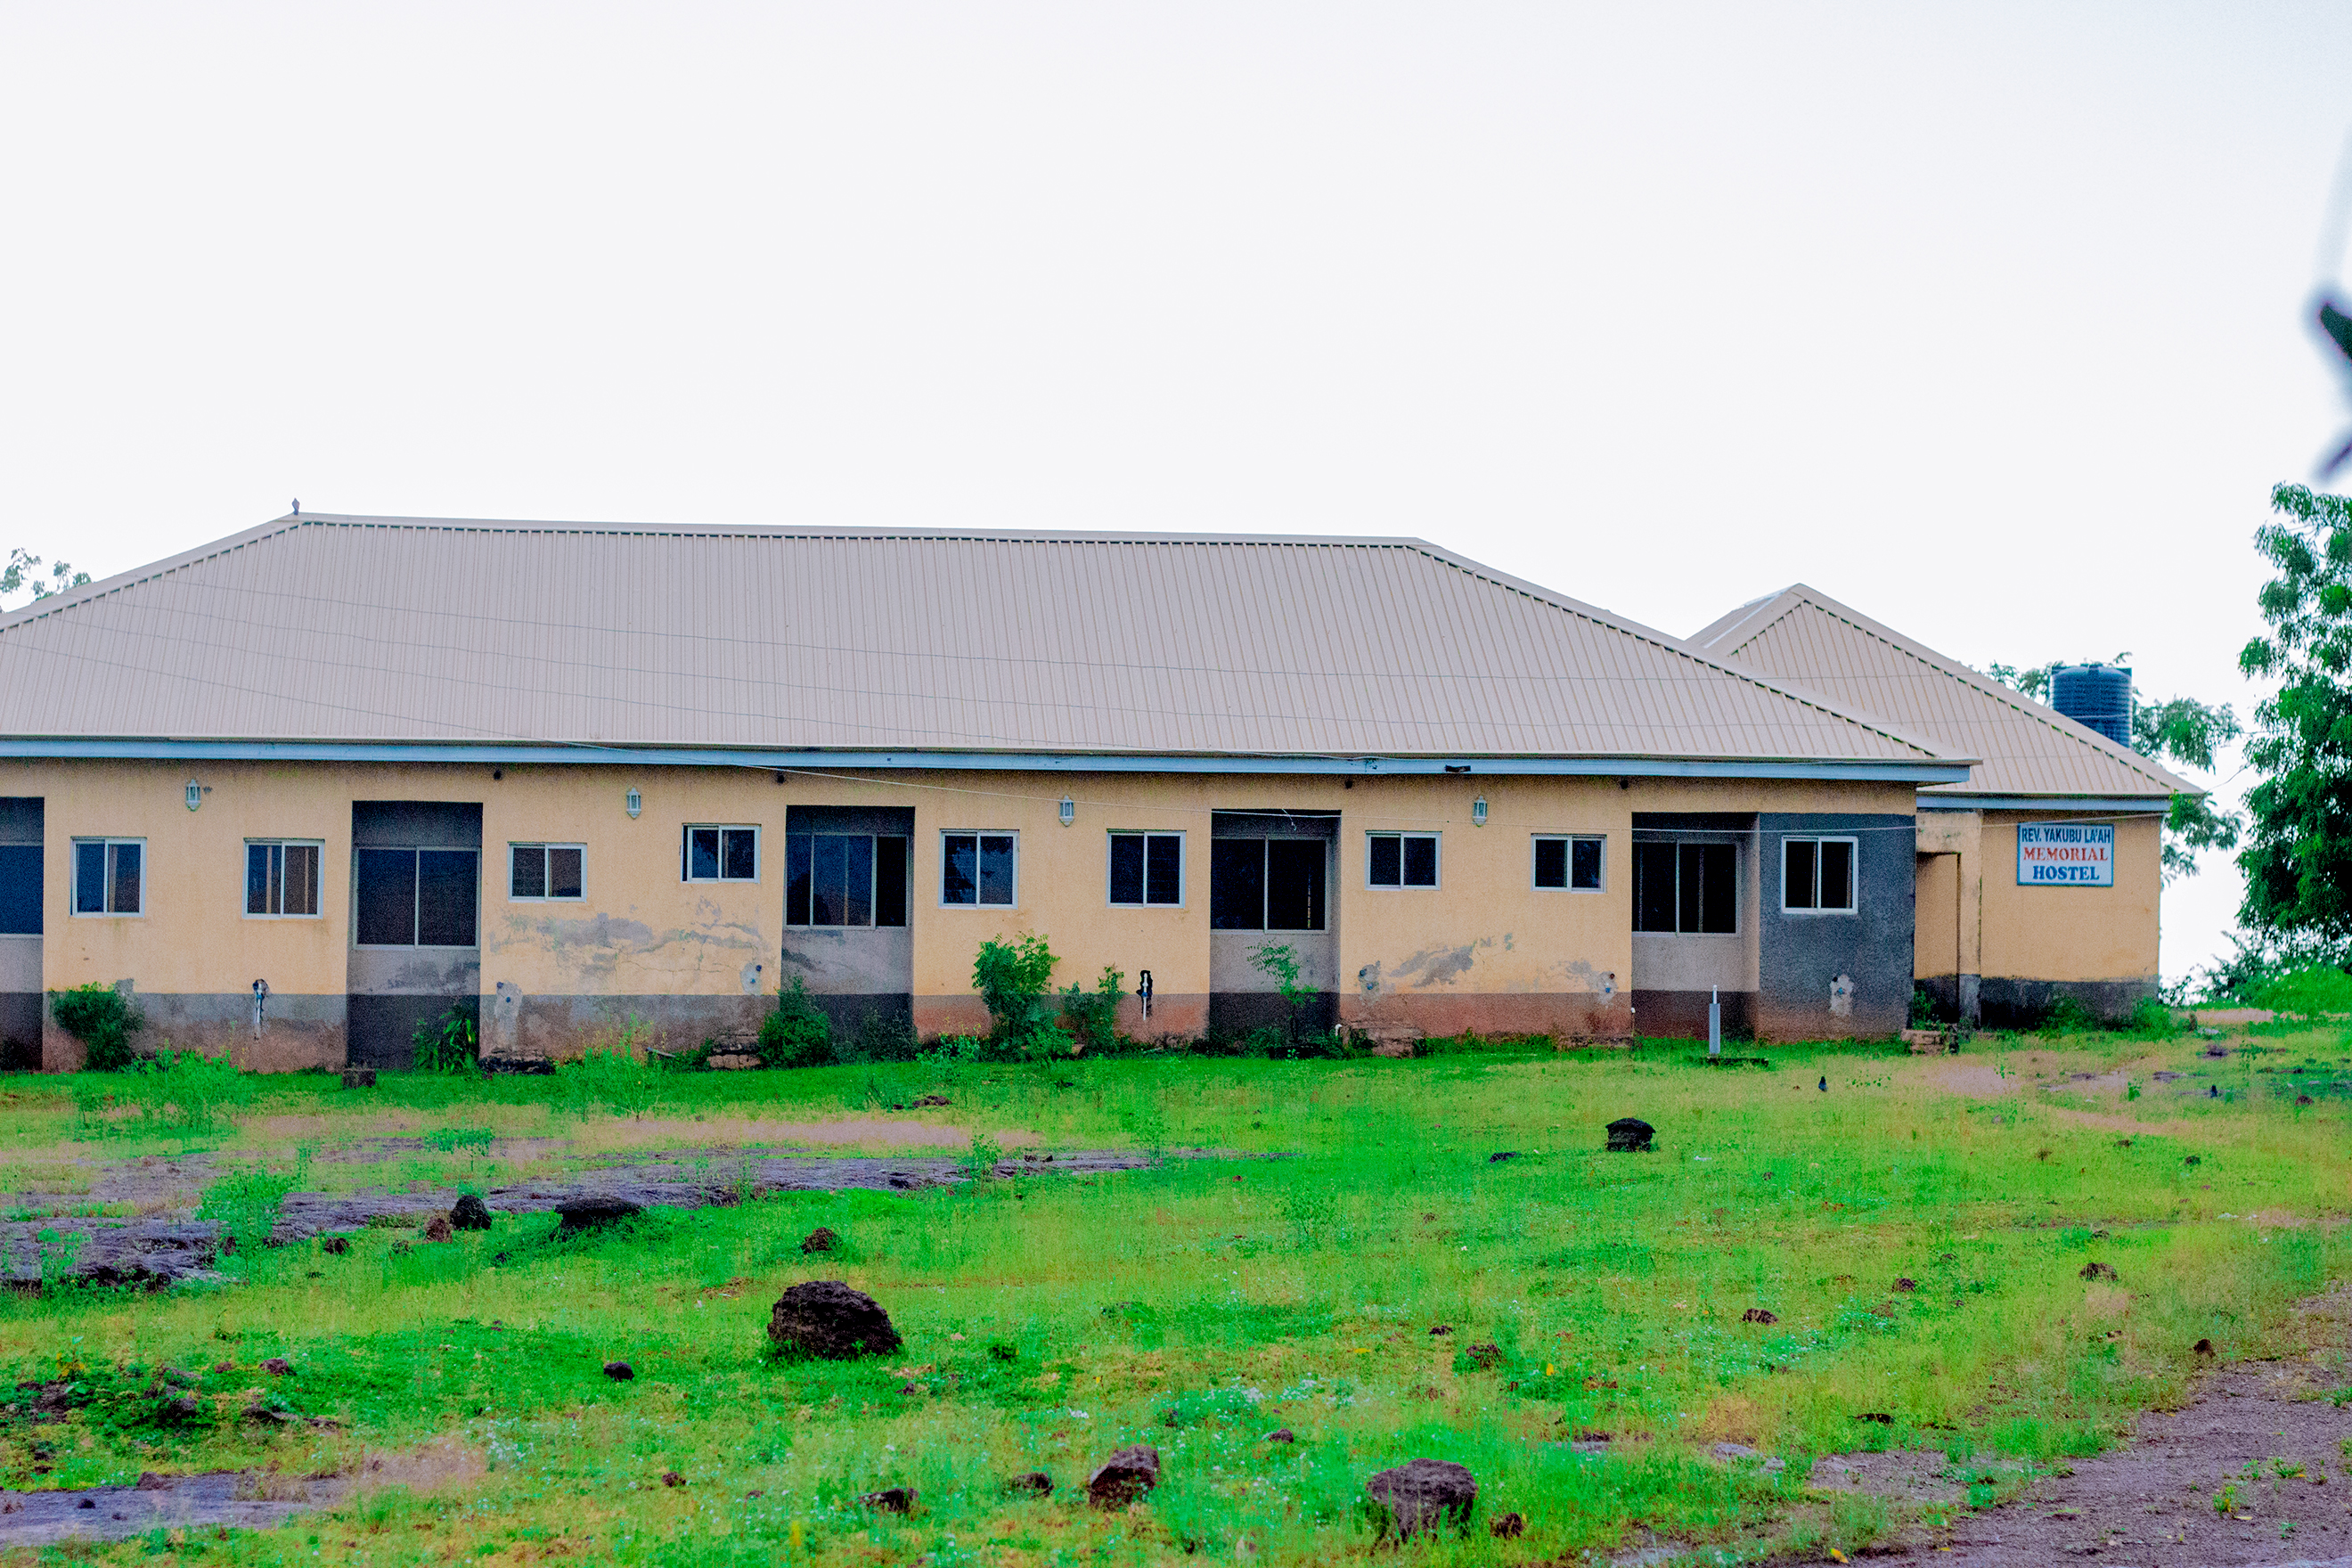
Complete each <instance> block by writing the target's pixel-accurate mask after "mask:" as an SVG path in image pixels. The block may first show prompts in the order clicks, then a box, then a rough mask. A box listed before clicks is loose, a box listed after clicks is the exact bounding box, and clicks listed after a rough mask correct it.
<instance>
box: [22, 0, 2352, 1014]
mask: <svg viewBox="0 0 2352 1568" xmlns="http://www.w3.org/2000/svg"><path fill="white" fill-rule="evenodd" d="M2347 80H2352V6H2347V5H2341V4H2334V5H2287V4H2266V5H2260V6H2249V5H2238V4H2230V5H2221V4H2215V5H2202V6H2193V5H2149V4H2134V5H2048V4H2034V5H2015V6H2011V5H1946V6H1938V7H1932V8H1931V7H1926V6H1888V5H1755V4H1748V3H1742V4H1736V5H1622V6H1619V7H1614V8H1606V9H1604V8H1598V7H1579V6H1570V5H1526V6H1511V5H1472V4H1458V3H1457V4H1448V5H1423V6H1420V7H1383V6H1377V5H1367V4H1362V3H1351V4H1347V5H1328V6H1316V5H1276V4H1265V3H1262V0H1260V3H1252V4H1247V5H1211V4H1200V3H1192V4H1186V5H1166V6H1160V7H1144V6H1133V5H1106V4H1100V3H1097V4H1088V5H1060V6H1056V5H1018V4H993V5H938V6H927V5H822V6H819V5H808V6H792V5H756V6H740V7H738V6H728V5H677V4H671V5H641V6H608V5H588V4H581V3H579V0H571V3H567V4H564V5H545V6H539V5H484V4H478V3H469V4H466V5H428V4H416V3H413V0H412V3H408V4H403V5H397V6H392V5H384V6H365V5H316V4H306V5H285V6H269V5H204V6H192V5H58V4H55V3H54V0H49V3H44V4H36V5H17V4H5V3H0V513H4V514H5V525H0V544H5V543H7V542H23V543H25V544H26V545H27V546H29V547H31V548H33V549H34V550H36V551H37V552H41V553H44V554H47V555H52V556H55V555H58V554H63V555H65V556H66V557H68V559H70V560H71V561H72V562H73V563H75V564H76V565H78V566H82V567H86V568H88V569H89V570H92V571H94V572H97V573H100V574H105V573H108V572H111V571H116V570H120V569H122V568H124V567H128V566H131V565H135V564H138V563H141V562H142V561H145V560H149V559H152V558H154V557H156V556H160V555H163V554H166V553H169V552H174V551H177V550H181V549H184V548H186V547H188V546H190V545H193V544H195V543H199V542H203V541H205V540H207V539H211V538H215V537H217V536H219V535H222V534H225V533H228V532H231V531H236V530H238V529H241V528H245V527H247V526H250V525H252V524H254V523H256V522H259V521H266V520H267V519H268V518H270V517H273V516H276V515H278V514H279V513H282V512H283V511H285V510H286V509H287V506H288V504H289V500H291V499H292V498H294V497H297V496H299V497H300V498H301V500H302V502H303V504H304V505H305V507H307V508H310V509H315V510H343V511H373V512H387V513H411V514H424V515H453V516H470V517H518V518H560V519H588V520H626V521H681V522H744V523H765V522H789V523H866V524H922V525H935V526H937V525H957V524H970V525H986V526H996V527H1042V528H1103V527H1115V528H1128V529H1172V530H1188V529H1189V530H1203V529H1215V530H1233V529H1238V530H1265V531H1291V532H1324V531H1329V532H1348V533H1407V534H1418V535H1421V536H1423V537H1425V538H1428V539H1431V540H1434V541H1437V542H1441V543H1444V544H1445V545H1448V546H1451V547H1453V548H1454V549H1456V550H1460V551H1462V552H1466V553H1468V554H1470V555H1473V556H1475V557H1478V558H1480V559H1483V560H1485V561H1487V562H1490V563H1494V564H1496V565H1497V566H1500V567H1503V568H1505V569H1506V570H1508V571H1510V572H1513V573H1516V574H1519V575H1522V576H1525V577H1528V578H1532V579H1534V580H1536V581H1538V582H1540V583H1543V584H1549V585H1551V586H1553V587H1556V588H1558V589H1559V590H1561V591H1563V592H1566V593H1569V594H1571V595H1576V596H1578V597H1580V598H1583V599H1587V600H1590V601H1592V602H1594V603H1597V604H1600V605H1605V606H1607V607H1609V608H1611V609H1613V610H1616V611H1618V612H1620V613H1622V614H1624V615H1627V616H1632V617H1633V618H1635V619H1637V620H1640V621H1643V622H1646V623H1648V624H1651V625H1653V626H1659V627H1662V628H1664V629H1666V630H1669V631H1673V632H1676V633H1688V632H1690V631H1693V630H1695V629H1696V628H1697V627H1698V626H1702V625H1704V624H1706V622H1707V621H1709V620H1711V619H1713V618H1714V617H1715V616H1717V615H1718V614H1719V613H1721V612H1722V611H1723V610H1725V609H1727V608H1728V607H1730V606H1731V605H1736V604H1738V603H1740V602H1742V601H1744V600H1746V599H1748V598H1751V597H1754V596H1755V595H1759V594H1762V593H1765V592H1768V591H1769V590H1772V589H1775V588H1779V587H1780V586H1783V585H1785V584H1788V583H1790V582H1791V581H1795V580H1799V579H1802V580H1804V581H1807V582H1811V583H1812V584H1816V585H1818V586H1820V587H1821V588H1822V589H1824V590H1826V591H1828V592H1829V593H1832V594H1833V595H1837V596H1839V597H1841V598H1843V599H1845V600H1847V601H1848V602H1850V603H1852V604H1853V605H1856V606H1858V607H1860V608H1862V609H1863V610H1864V611H1866V612H1868V613H1870V614H1872V615H1874V616H1878V617H1880V618H1881V619H1884V620H1886V621H1889V622H1891V623H1893V624H1895V626H1900V627H1902V628H1904V629H1905V630H1906V631H1908V632H1910V633H1911V634H1913V635H1914V636H1916V637H1919V638H1921V639H1922V640H1924V641H1926V642H1927V643H1929V644H1930V645H1932V646H1934V647H1939V648H1941V649H1943V650H1945V651H1947V652H1948V653H1950V654H1953V655H1955V656H1958V657H1959V658H1964V659H1967V660H1969V661H1970V662H1972V663H1976V664H1978V665H1979V666H1981V665H1982V664H1985V663H1987V662H1990V661H1992V660H1996V659H1998V660H2001V661H2004V662H2009V663H2015V664H2029V663H2040V662H2042V661H2045V660H2048V659H2051V658H2080V657H2105V656H2111V655H2113V654H2115V653H2116V652H2118V651H2121V650H2126V649H2127V650H2129V651H2130V652H2131V654H2132V655H2133V658H2134V662H2135V663H2136V665H2137V669H2138V673H2139V679H2140V684H2141V686H2142V687H2143V689H2146V690H2147V691H2148V692H2150V693H2152V694H2155V695H2159V696H2163V695H2171V694H2174V693H2181V692H2186V693H2191V694H2195V695H2198V696H2201V697H2204V698H2207V699H2209V700H2234V701H2236V702H2237V703H2238V705H2239V707H2240V709H2241V710H2242V711H2243V710H2245V709H2246V708H2248V707H2249V706H2250V705H2251V702H2250V699H2249V697H2248V695H2247V693H2246V691H2245V689H2244V688H2243V686H2242V682H2241V681H2240V679H2239V678H2238V676H2237V674H2236V668H2235V655H2236V652H2237V649H2238V647H2240V646H2241V645H2242V643H2243V642H2244V640H2245V638H2246V637H2247V636H2248V635H2249V634H2250V633H2251V632H2252V630H2253V629H2254V627H2255V626H2256V624H2257V623H2256V620H2255V616H2254V614H2253V609H2252V595H2253V591H2254V588H2255V586H2256V585H2257V584H2258V583H2259V582H2260V580H2261V575H2262V574H2261V572H2260V569H2259V565H2258V563H2257V562H2256V561H2255V559H2254V557H2253V555H2252V552H2251V550H2250V549H2249V548H2248V538H2249V536H2250V534H2251V533H2252V530H2253V528H2254V527H2255V526H2256V524H2257V523H2258V522H2260V521H2261V520H2262V518H2263V514H2264V498H2265V496H2266V494H2267V492H2268V489H2269V487H2270V486H2271V485H2272V484H2273V482H2275V481H2277V480H2280V479H2300V478H2304V477H2306V476H2307V475H2308V473H2309V471H2310V468H2311V465H2312V463H2313V461H2314V458H2315V456H2316V455H2317V454H2318V453H2319V452H2320V451H2321V450H2322V449H2323V448H2325V447H2327V446H2328V444H2329V442H2330V438H2331V437H2334V436H2335V434H2336V430H2337V428H2338V427H2339V426H2340V425H2342V424H2343V423H2344V422H2345V419H2344V410H2343V405H2342V404H2341V402H2340V400H2339V398H2338V395H2337V390H2336V383H2335V382H2334V380H2333V379H2332V378H2331V377H2330V376H2329V374H2327V372H2326V367H2325V364H2324V363H2323V361H2322V359H2321V357H2320V355H2319V354H2318V353H2317V352H2316V350H2315V347H2314V344H2313V342H2312V340H2311V337H2310V335H2309V334H2308V333H2307V331H2305V327H2304V325H2303V320H2302V318H2303V315H2304V311H2305V302H2306V300H2307V299H2308V297H2309V295H2310V293H2311V291H2312V289H2313V288H2314V286H2315V281H2317V279H2319V277H2320V276H2321V275H2322V273H2323V272H2332V271H2333V270H2334V269H2336V267H2337V266H2338V264H2339V263H2340V261H2341V257H2340V256H2323V254H2322V253H2323V251H2325V250H2326V249H2327V248H2328V247H2327V246H2326V237H2325V235H2324V230H2325V229H2326V226H2327V213H2328V210H2329V200H2330V192H2331V190H2332V189H2333V187H2334V185H2335V184H2336V168H2337V163H2338V160H2339V158H2340V156H2341V155H2342V153H2343V150H2344V147H2345V142H2346V137H2347V130H2352V95H2348V94H2347V92H2346V90H2345V84H2346V82H2347ZM2231 765H2232V766H2234V763H2232V764H2231ZM2239 783H2240V784H2242V783H2243V781H2242V780H2241V781H2239ZM2237 896H2238V893H2237V887H2236V882H2235V879H2234V877H2233V876H2232V875H2231V874H2230V872H2229V870H2228V868H2226V867H2223V866H2220V865H2217V866H2215V867H2214V868H2211V869H2210V870H2208V871H2207V873H2206V874H2205V875H2204V876H2203V877H2201V878H2200V879H2197V880H2196V881H2195V882H2193V883H2191V884H2189V885H2188V886H2186V887H2181V888H2176V889H2172V890H2171V891H2169V892H2168V894H2167V897H2166V930H2165V952H2164V967H2165V970H2166V973H2168V974H2178V973H2180V972H2182V971H2183V970H2184V969H2186V968H2188V967H2189V966H2190V965H2192V964H2194V963H2198V962H2200V961H2201V960H2203V959H2204V958H2205V957H2207V956H2208V955H2210V953H2211V952H2213V951H2214V950H2215V949H2216V948H2217V947H2218V946H2219V945H2220V943H2221V932H2222V931H2224V930H2226V929H2227V927H2228V926H2229V924H2230V917H2231V912H2232V911H2233V910H2234V908H2235V905H2236V901H2237Z"/></svg>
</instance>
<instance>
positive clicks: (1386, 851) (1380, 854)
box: [1364, 833, 1437, 888]
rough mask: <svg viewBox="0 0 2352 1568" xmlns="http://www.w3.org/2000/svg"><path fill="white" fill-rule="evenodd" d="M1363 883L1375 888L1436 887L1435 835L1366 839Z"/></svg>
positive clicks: (1382, 835)
mask: <svg viewBox="0 0 2352 1568" xmlns="http://www.w3.org/2000/svg"><path fill="white" fill-rule="evenodd" d="M1364 881H1365V884H1366V885H1367V886H1369V887H1374V888H1434V887H1435V886H1437V835H1435V834H1433V833H1373V834H1369V835H1367V836H1366V840H1365V849H1364Z"/></svg>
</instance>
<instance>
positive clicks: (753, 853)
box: [684, 826, 760, 882]
mask: <svg viewBox="0 0 2352 1568" xmlns="http://www.w3.org/2000/svg"><path fill="white" fill-rule="evenodd" d="M684 861H685V874H686V879H687V880H688V881H689V882H756V881H758V880H759V879H760V830H759V829H758V828H756V827H694V826H689V827H688V828H687V830H686V847H685V854H684Z"/></svg>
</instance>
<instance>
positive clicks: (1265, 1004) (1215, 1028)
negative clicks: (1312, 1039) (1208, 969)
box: [1209, 991, 1339, 1039]
mask: <svg viewBox="0 0 2352 1568" xmlns="http://www.w3.org/2000/svg"><path fill="white" fill-rule="evenodd" d="M1289 1016H1290V1009H1289V1006H1288V1005H1287V1004H1286V1003H1285V1002H1284V1001H1283V999H1282V996H1281V994H1280V993H1278V992H1275V993H1269V992H1265V991H1212V992H1210V993H1209V1034H1210V1036H1211V1037H1212V1038H1216V1039H1233V1038H1235V1037H1240V1036H1243V1035H1246V1034H1248V1033H1249V1032H1250V1031H1251V1030H1253V1029H1264V1028H1276V1029H1278V1028H1281V1027H1283V1026H1284V1024H1285V1021H1286V1020H1287V1019H1288V1018H1289ZM1338 1022H1339V993H1338V992H1336V991H1318V992H1316V993H1315V994H1313V995H1311V996H1309V997H1307V999H1306V1000H1305V1001H1303V1002H1302V1003H1300V1004H1299V1007H1298V1026H1299V1028H1300V1029H1302V1030H1304V1031H1306V1032H1307V1033H1309V1034H1323V1033H1326V1032H1328V1031H1329V1030H1330V1029H1331V1028H1332V1027H1333V1026H1335V1025H1336V1024H1337V1023H1338Z"/></svg>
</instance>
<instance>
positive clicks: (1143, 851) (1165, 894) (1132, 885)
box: [1110, 833, 1184, 904]
mask: <svg viewBox="0 0 2352 1568" xmlns="http://www.w3.org/2000/svg"><path fill="white" fill-rule="evenodd" d="M1110 901H1111V902H1112V903H1114V904H1181V903H1182V902H1183V901H1184V836H1183V835H1182V834H1181V833H1114V834H1112V835H1111V836H1110Z"/></svg>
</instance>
